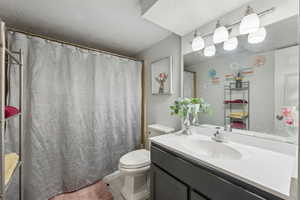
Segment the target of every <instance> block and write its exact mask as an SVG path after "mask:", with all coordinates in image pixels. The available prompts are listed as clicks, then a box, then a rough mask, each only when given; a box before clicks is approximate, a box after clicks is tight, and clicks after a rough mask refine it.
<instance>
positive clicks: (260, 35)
mask: <svg viewBox="0 0 300 200" xmlns="http://www.w3.org/2000/svg"><path fill="white" fill-rule="evenodd" d="M266 36H267V31H266V28H265V27H261V28H260V29H258V31H256V32H254V33H250V34H249V35H248V42H249V43H250V44H258V43H261V42H263V41H264V40H265V39H266Z"/></svg>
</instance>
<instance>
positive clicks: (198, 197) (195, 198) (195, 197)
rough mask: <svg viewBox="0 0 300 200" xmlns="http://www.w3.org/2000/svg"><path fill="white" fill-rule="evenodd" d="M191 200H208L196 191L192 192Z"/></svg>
mask: <svg viewBox="0 0 300 200" xmlns="http://www.w3.org/2000/svg"><path fill="white" fill-rule="evenodd" d="M191 200H207V199H205V198H204V197H203V196H201V195H199V194H197V193H196V192H194V191H191Z"/></svg>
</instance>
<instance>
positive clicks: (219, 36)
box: [213, 20, 229, 44]
mask: <svg viewBox="0 0 300 200" xmlns="http://www.w3.org/2000/svg"><path fill="white" fill-rule="evenodd" d="M228 38H229V32H228V30H227V28H226V27H225V26H221V24H220V20H218V22H217V25H216V30H215V31H214V35H213V41H214V43H215V44H219V43H222V42H225V41H227V40H228Z"/></svg>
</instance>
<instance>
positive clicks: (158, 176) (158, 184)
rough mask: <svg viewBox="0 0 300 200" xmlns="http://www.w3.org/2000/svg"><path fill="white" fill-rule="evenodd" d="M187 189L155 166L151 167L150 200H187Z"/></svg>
mask: <svg viewBox="0 0 300 200" xmlns="http://www.w3.org/2000/svg"><path fill="white" fill-rule="evenodd" d="M187 198H188V188H187V186H186V185H184V184H182V183H181V182H179V181H178V180H176V179H175V178H173V177H172V176H170V175H168V174H167V173H165V172H164V171H162V170H161V169H160V168H158V167H156V166H155V165H151V200H187Z"/></svg>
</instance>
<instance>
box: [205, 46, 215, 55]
mask: <svg viewBox="0 0 300 200" xmlns="http://www.w3.org/2000/svg"><path fill="white" fill-rule="evenodd" d="M215 54H216V47H215V45H211V46H208V47H205V49H204V56H206V57H212V56H214V55H215Z"/></svg>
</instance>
